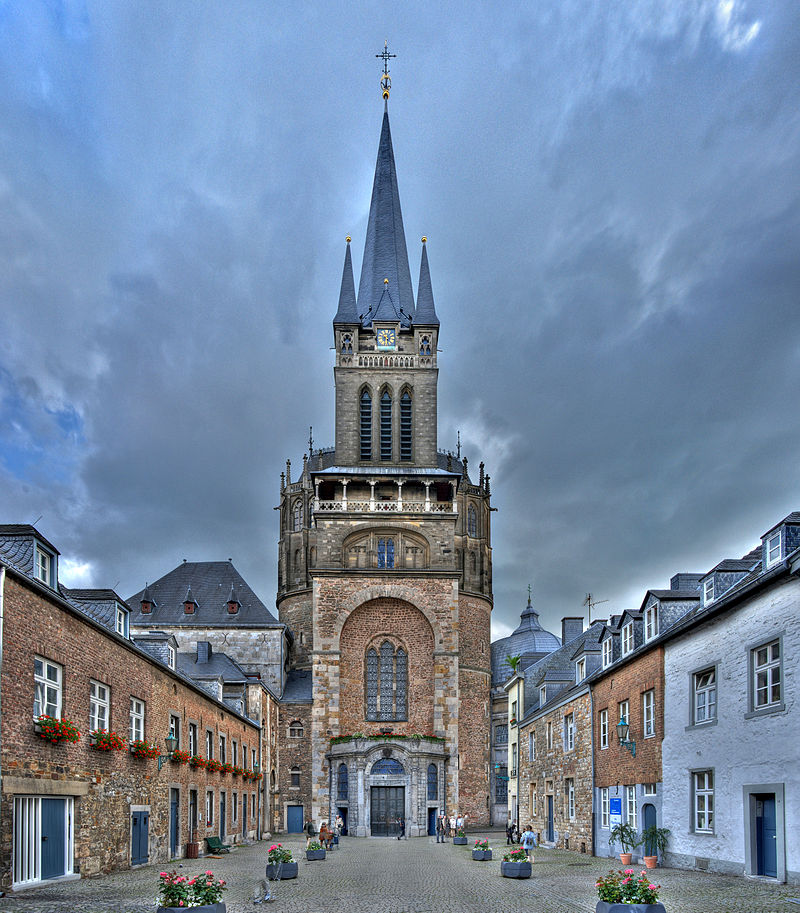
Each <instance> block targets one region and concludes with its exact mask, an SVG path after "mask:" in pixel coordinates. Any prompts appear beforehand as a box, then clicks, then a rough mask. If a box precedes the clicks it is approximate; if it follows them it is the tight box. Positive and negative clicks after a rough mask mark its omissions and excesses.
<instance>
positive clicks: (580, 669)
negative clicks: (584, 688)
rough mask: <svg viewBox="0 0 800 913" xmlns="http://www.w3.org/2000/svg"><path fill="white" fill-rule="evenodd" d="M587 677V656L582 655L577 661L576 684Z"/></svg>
mask: <svg viewBox="0 0 800 913" xmlns="http://www.w3.org/2000/svg"><path fill="white" fill-rule="evenodd" d="M585 678H586V657H585V656H582V657H581V658H580V659H579V660H578V661H577V662H576V663H575V684H576V685H577V684H579V683H580V682H582V681H583V680H584V679H585Z"/></svg>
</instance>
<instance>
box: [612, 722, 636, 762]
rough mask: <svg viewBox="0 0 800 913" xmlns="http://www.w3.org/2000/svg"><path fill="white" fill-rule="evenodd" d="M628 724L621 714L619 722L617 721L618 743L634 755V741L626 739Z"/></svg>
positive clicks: (628, 729) (628, 730)
mask: <svg viewBox="0 0 800 913" xmlns="http://www.w3.org/2000/svg"><path fill="white" fill-rule="evenodd" d="M630 728H631V727H630V726H629V725H628V721H627V720H626V719H625V717H624V716H623V717H622V718H621V719H620V721H619V723H617V736H618V737H619V744H620V746H621V747H622V748H627V749H628V751H629V752H630V753H631V754H632V755H633V757H634V758H635V757H636V742H634V741H628V733H629V732H630Z"/></svg>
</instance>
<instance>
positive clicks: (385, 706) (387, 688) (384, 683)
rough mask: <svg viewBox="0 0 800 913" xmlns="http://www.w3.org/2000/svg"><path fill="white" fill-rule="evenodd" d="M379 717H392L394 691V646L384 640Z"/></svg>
mask: <svg viewBox="0 0 800 913" xmlns="http://www.w3.org/2000/svg"><path fill="white" fill-rule="evenodd" d="M380 685H381V693H380V702H381V719H382V720H391V719H394V714H393V713H392V709H393V708H392V703H393V701H392V692H393V691H394V648H393V647H392V645H391V644H390V643H389V641H388V640H385V641H384V642H383V643H382V644H381V679H380Z"/></svg>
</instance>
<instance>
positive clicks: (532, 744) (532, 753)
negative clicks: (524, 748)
mask: <svg viewBox="0 0 800 913" xmlns="http://www.w3.org/2000/svg"><path fill="white" fill-rule="evenodd" d="M535 759H536V733H535V732H533V731H531V732H529V733H528V760H530V761H533V760H535Z"/></svg>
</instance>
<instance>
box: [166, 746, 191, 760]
mask: <svg viewBox="0 0 800 913" xmlns="http://www.w3.org/2000/svg"><path fill="white" fill-rule="evenodd" d="M169 759H170V761H172V763H173V764H188V763H189V752H188V751H181V750H180V748H176V749H175V751H173V752H172V754H171V755H170V757H169Z"/></svg>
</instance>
